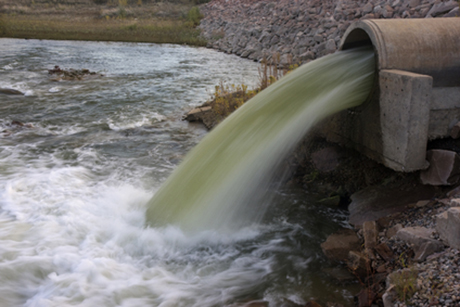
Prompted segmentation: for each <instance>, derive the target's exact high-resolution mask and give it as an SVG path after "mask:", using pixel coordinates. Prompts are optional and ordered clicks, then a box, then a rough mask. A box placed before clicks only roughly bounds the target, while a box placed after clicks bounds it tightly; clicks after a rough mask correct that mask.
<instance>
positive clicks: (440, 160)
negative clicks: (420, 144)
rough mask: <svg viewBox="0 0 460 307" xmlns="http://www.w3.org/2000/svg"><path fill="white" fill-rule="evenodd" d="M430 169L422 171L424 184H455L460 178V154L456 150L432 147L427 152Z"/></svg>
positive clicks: (421, 177) (421, 175) (421, 176)
mask: <svg viewBox="0 0 460 307" xmlns="http://www.w3.org/2000/svg"><path fill="white" fill-rule="evenodd" d="M426 157H427V160H428V162H429V163H430V166H429V167H428V169H426V170H423V171H421V172H420V179H421V180H422V183H423V184H426V185H433V186H440V185H453V184H455V183H457V182H458V180H459V179H460V156H459V155H458V154H457V153H456V152H455V151H450V150H443V149H432V150H428V151H427V154H426Z"/></svg>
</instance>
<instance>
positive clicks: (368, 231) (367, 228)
mask: <svg viewBox="0 0 460 307" xmlns="http://www.w3.org/2000/svg"><path fill="white" fill-rule="evenodd" d="M363 234H364V248H365V249H366V250H369V251H370V250H371V249H372V248H374V247H375V246H376V245H377V243H378V235H379V231H378V228H377V223H376V222H375V221H367V222H364V224H363Z"/></svg>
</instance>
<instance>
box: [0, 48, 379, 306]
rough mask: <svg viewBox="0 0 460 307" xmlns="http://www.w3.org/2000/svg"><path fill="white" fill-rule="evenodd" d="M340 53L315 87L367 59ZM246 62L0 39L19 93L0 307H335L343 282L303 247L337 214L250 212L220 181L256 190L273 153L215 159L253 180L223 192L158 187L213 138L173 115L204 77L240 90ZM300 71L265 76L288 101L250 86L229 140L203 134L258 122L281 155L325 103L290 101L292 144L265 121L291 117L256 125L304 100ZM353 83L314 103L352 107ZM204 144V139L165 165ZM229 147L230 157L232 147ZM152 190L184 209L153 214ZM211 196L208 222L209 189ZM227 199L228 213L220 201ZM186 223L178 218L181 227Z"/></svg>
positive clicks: (175, 51) (6, 141) (1, 122)
mask: <svg viewBox="0 0 460 307" xmlns="http://www.w3.org/2000/svg"><path fill="white" fill-rule="evenodd" d="M340 57H344V58H343V59H341V60H339V59H337V58H330V59H332V60H331V61H333V62H345V64H343V65H345V66H346V67H344V68H341V69H338V70H337V69H335V68H334V66H335V65H332V64H329V66H328V68H327V70H331V72H332V74H329V75H328V76H322V77H320V76H319V72H320V70H321V69H320V68H315V69H319V70H316V72H315V73H314V75H315V78H314V79H315V82H317V83H319V84H320V85H325V83H328V82H329V81H330V80H329V79H330V78H332V79H333V80H337V77H338V76H339V75H341V74H343V75H347V76H351V75H353V74H354V73H353V72H352V71H354V70H355V68H354V67H355V65H360V63H361V64H363V68H357V69H356V74H358V75H359V71H361V72H362V69H366V68H365V67H367V66H369V62H370V61H372V55H370V54H367V55H365V54H363V53H361V54H359V55H358V54H355V55H353V54H349V53H347V54H346V55H341V56H340ZM352 61H353V62H352ZM353 63H354V64H353ZM54 65H60V66H61V68H75V69H82V68H87V69H90V70H91V71H96V72H99V73H102V74H103V75H104V76H103V77H98V78H94V79H90V80H81V81H60V82H55V81H51V80H50V79H51V78H50V76H49V75H48V72H47V70H48V69H51V68H53V67H54ZM314 65H317V64H314ZM257 67H258V65H257V64H256V63H253V62H250V61H246V60H243V59H240V58H237V57H235V56H229V55H225V54H222V53H218V52H215V51H212V50H208V49H204V48H191V47H185V46H173V45H155V44H126V43H101V42H62V41H38V40H15V39H0V88H14V89H17V90H20V91H22V92H24V93H25V95H21V96H14V95H2V94H0V306H1V307H3V306H34V307H35V306H43V307H48V306H88V307H89V306H91V307H93V306H162V307H164V306H171V307H172V306H174V307H176V306H187V307H188V306H200V307H201V306H242V305H244V304H245V303H246V302H249V301H254V300H263V301H266V302H268V303H269V304H270V306H281V305H282V304H291V305H287V306H294V305H293V304H304V303H305V302H307V301H309V300H311V299H316V300H318V301H320V302H326V301H340V302H342V303H343V304H345V305H350V304H351V302H352V296H353V293H354V292H353V291H354V289H353V285H351V286H350V287H347V286H343V285H338V284H336V283H335V282H334V280H333V279H331V278H329V277H328V276H327V275H325V274H324V272H323V270H324V267H327V266H328V265H329V264H328V262H327V261H326V260H325V259H324V257H323V256H322V254H321V251H320V248H319V244H320V243H321V242H322V241H324V239H325V238H326V236H327V235H328V234H330V233H331V232H333V231H335V230H336V229H337V228H339V227H341V226H345V227H346V226H347V224H346V215H345V214H344V213H343V212H341V211H339V210H337V209H335V208H329V207H327V206H324V205H320V204H317V203H315V202H314V201H313V200H312V199H311V198H309V196H308V195H307V194H306V193H305V192H304V191H299V190H296V189H287V188H285V189H279V190H274V191H271V193H269V194H270V200H271V202H270V203H271V205H270V210H267V212H265V214H264V215H262V214H259V213H261V212H263V211H265V207H266V206H265V203H266V202H264V201H261V199H263V198H264V197H262V196H257V197H255V198H257V202H256V199H255V198H254V197H251V196H250V195H249V194H248V193H247V192H245V191H243V192H241V194H240V195H239V196H238V197H234V195H232V191H233V187H234V185H235V183H236V185H237V186H238V185H241V184H243V183H244V185H247V186H248V187H249V188H250V189H253V190H254V191H256V192H257V191H262V192H261V193H260V194H259V193H256V194H257V195H265V194H266V192H267V189H268V187H271V186H270V183H269V182H268V181H264V180H261V181H260V182H262V183H263V184H262V185H254V184H253V183H252V182H253V181H254V180H255V179H257V178H260V177H264V178H265V177H270V176H269V173H264V172H260V171H258V170H259V168H260V167H261V165H267V164H266V163H272V162H273V163H274V164H275V166H276V163H277V161H278V159H279V158H278V157H277V158H264V157H262V158H254V156H253V157H252V158H250V159H252V160H250V161H251V162H249V163H246V164H245V165H243V166H233V164H232V165H230V164H228V163H235V162H227V163H226V164H225V165H227V166H225V167H226V171H225V172H226V173H229V170H232V171H233V170H234V169H235V168H241V167H243V168H246V167H254V168H248V170H252V171H250V174H252V173H253V176H254V177H251V178H250V181H248V182H249V183H248V182H246V181H243V182H240V183H239V184H238V182H239V181H240V179H238V178H237V177H235V176H236V175H234V174H233V173H231V172H230V173H231V176H230V178H229V179H223V181H222V182H227V181H228V180H229V181H230V183H231V184H233V186H232V188H231V190H228V189H227V190H226V189H225V188H224V189H223V188H222V187H221V186H219V185H217V186H214V184H215V183H217V182H220V181H221V180H220V178H219V180H214V179H213V180H208V182H210V183H211V184H212V186H213V189H214V190H213V193H212V195H211V196H209V197H208V196H206V197H205V196H203V194H202V191H199V195H198V196H196V195H195V194H194V193H193V192H192V193H191V194H188V193H190V191H189V187H188V185H187V186H185V187H184V186H181V185H179V187H178V186H177V185H174V184H171V181H172V180H174V179H168V180H167V178H168V177H169V176H170V175H171V173H173V170H174V169H177V171H175V172H174V175H173V176H172V177H169V178H175V177H176V178H177V176H179V177H182V176H181V175H177V174H180V170H181V169H183V168H184V167H185V168H187V166H184V165H187V164H186V163H187V161H193V160H194V158H193V152H195V154H196V153H197V152H199V151H201V150H202V149H200V146H201V147H203V146H206V144H209V142H212V143H213V142H214V140H213V137H212V134H213V133H211V134H207V132H206V131H205V130H204V129H203V128H202V127H200V126H199V125H192V124H188V123H186V122H183V121H181V116H182V115H183V114H184V112H185V111H186V110H188V109H190V108H191V107H193V106H194V105H198V104H200V103H201V102H203V101H204V100H206V99H207V98H208V97H209V95H210V91H211V90H212V89H213V86H214V85H215V84H218V83H219V81H220V80H225V81H227V82H229V83H242V82H245V83H249V84H250V85H251V84H254V83H255V82H256V80H257ZM314 67H316V66H314ZM367 73H369V72H367ZM305 74H307V73H306V72H305V71H304V70H299V72H294V73H293V74H291V76H290V77H289V78H290V79H284V81H280V82H279V84H280V86H279V87H281V90H283V88H285V87H289V86H290V85H289V84H291V82H293V83H294V84H296V85H294V84H293V85H294V86H295V88H296V91H295V92H296V93H297V94H295V93H294V91H293V90H287V92H285V94H277V93H276V92H274V91H275V90H274V89H273V91H272V90H271V91H268V92H265V94H262V95H261V96H260V98H258V100H259V102H258V103H257V100H256V102H255V103H254V101H253V102H251V104H248V105H247V106H245V107H244V108H245V109H246V110H245V111H241V112H239V113H236V114H235V115H234V116H232V117H231V118H230V120H231V121H235V120H238V118H242V120H243V122H244V125H242V127H241V129H242V130H240V131H239V132H238V133H236V134H237V135H232V134H231V133H232V132H236V130H235V129H234V128H218V129H216V131H215V133H217V134H220V133H224V131H223V130H226V129H228V130H229V132H230V135H229V136H224V135H222V134H220V136H219V137H216V138H217V139H219V140H221V141H223V143H224V144H226V143H227V141H232V140H233V139H235V140H236V138H237V137H239V136H241V134H244V135H246V136H247V137H253V136H254V134H255V133H256V132H259V131H258V130H261V129H262V128H254V127H252V126H247V125H249V124H252V122H262V126H266V127H265V128H267V129H271V130H269V131H270V132H269V136H267V137H263V138H262V139H261V141H262V140H263V141H264V142H265V141H266V140H265V139H266V138H272V137H273V138H274V140H275V141H276V142H277V143H278V142H280V140H281V142H280V143H279V144H282V146H283V147H286V148H287V147H290V146H292V145H290V144H288V143H287V139H289V142H291V141H295V139H297V138H298V137H299V136H300V135H301V134H303V133H304V132H305V130H306V128H308V126H310V125H311V124H312V123H313V122H315V121H316V120H317V119H318V118H317V114H318V113H317V112H318V110H319V109H321V108H322V107H321V105H322V104H323V101H325V100H326V99H325V96H329V94H327V93H326V94H325V93H317V94H315V96H317V97H320V98H321V99H320V100H321V102H319V103H318V104H316V103H314V102H311V103H310V104H311V105H312V106H313V105H316V106H315V107H310V108H312V109H310V110H309V111H302V110H301V109H302V107H300V106H296V107H295V109H293V110H292V113H294V117H295V118H296V119H295V122H296V124H294V127H295V129H300V130H301V131H298V132H295V133H293V134H295V136H291V133H289V132H287V131H286V130H284V128H283V127H281V126H279V125H278V124H277V123H278V119H279V120H282V121H284V122H286V121H287V118H286V116H290V115H292V114H290V115H289V114H285V115H282V114H280V116H281V117H280V118H278V119H277V120H274V119H271V120H269V117H270V116H271V115H269V112H272V111H273V108H275V109H276V108H279V110H280V112H281V111H282V110H283V109H289V108H290V107H288V106H286V104H287V103H288V101H290V100H291V98H292V97H293V96H296V97H298V96H302V95H303V93H309V92H310V90H311V89H308V88H309V87H308V84H306V80H305V78H304V75H305ZM296 76H297V77H299V79H297V77H296ZM358 78H359V77H358ZM286 80H291V81H286ZM295 80H298V82H296V81H295ZM334 82H338V81H334ZM362 82H364V83H366V82H368V81H365V80H364V81H362ZM351 83H356V82H353V81H351ZM358 83H359V82H358ZM364 83H359V84H358V90H359V91H360V93H359V94H356V92H353V90H351V92H347V90H346V91H345V92H344V93H336V91H335V90H334V89H332V92H331V93H330V94H332V96H335V97H339V98H340V99H339V100H341V101H344V103H345V105H342V106H340V107H338V106H337V105H333V106H329V107H330V109H328V111H327V112H326V113H327V114H329V113H331V112H333V111H336V110H337V109H339V108H343V107H348V106H352V105H354V103H355V102H357V101H354V99H353V98H357V100H360V99H362V97H363V96H365V95H366V94H365V93H364V91H365V89H364V87H365V86H364ZM304 85H305V86H304ZM284 90H286V89H284ZM298 91H299V92H298ZM300 91H303V92H300ZM326 91H329V90H326ZM267 97H268V98H267ZM272 97H278V98H280V100H279V102H278V103H277V106H272V107H270V106H269V105H270V103H267V101H268V100H270V99H271V98H272ZM335 101H336V103H338V102H337V100H335ZM300 104H301V103H300ZM283 105H284V106H283ZM256 109H259V110H260V112H262V113H259V111H257V110H256ZM268 109H272V110H271V111H270V110H268ZM242 110H244V109H242ZM275 113H278V112H275ZM238 114H240V115H238ZM245 114H248V115H245ZM256 114H259V115H256ZM262 114H263V115H262ZM324 115H325V114H324ZM246 116H257V118H254V119H253V120H251V119H249V118H246ZM245 118H246V119H245ZM13 121H19V122H22V123H24V124H25V125H24V126H21V125H17V124H14V123H13ZM227 127H228V126H227ZM256 130H257V131H256ZM242 131H243V132H244V133H242ZM205 135H207V136H206V137H205V139H204V140H203V141H204V142H203V143H202V144H205V145H200V146H198V147H196V149H194V150H193V151H192V155H187V158H185V161H184V162H185V163H181V166H179V167H177V165H178V164H179V162H181V161H182V160H183V159H184V157H185V156H186V154H187V152H188V151H190V150H191V149H192V148H193V147H194V146H195V145H196V144H198V143H199V142H200V140H201V139H202V138H203V137H204V136H205ZM238 135H239V136H238ZM257 141H259V140H257ZM250 143H253V142H250ZM228 144H234V143H228ZM223 146H227V145H223ZM261 146H262V147H263V148H261V149H260V150H255V151H252V150H250V151H251V152H252V153H254V154H257V155H258V154H260V153H262V154H263V153H266V152H270V153H271V152H276V153H277V156H282V153H279V150H278V149H277V148H276V147H277V146H278V145H273V146H272V145H270V142H268V143H263V144H262V145H261ZM206 147H207V148H211V150H212V149H216V148H215V147H216V146H213V145H208V146H206ZM231 147H233V146H231ZM239 150H240V152H238V153H237V155H238V156H236V160H241V159H242V157H241V156H240V155H241V152H244V151H245V150H242V149H239ZM222 151H223V152H227V149H225V148H224V149H223V150H222ZM278 154H279V155H278ZM222 159H223V158H222V157H214V156H213V155H212V154H209V155H205V156H204V157H202V159H199V160H203V161H204V162H203V163H204V164H205V165H207V166H213V168H216V169H218V168H219V167H218V166H217V164H215V163H216V162H215V161H216V160H222ZM223 160H225V161H227V158H224V159H223ZM252 164H254V165H252ZM254 170H255V171H254ZM195 172H196V170H193V173H192V175H194V176H195V175H196V173H195ZM205 175H206V176H208V177H207V178H208V179H211V178H213V177H209V175H207V174H205ZM211 176H213V175H211ZM244 177H246V176H244ZM200 180H205V181H206V177H202V178H201V177H200ZM165 181H166V182H169V183H167V184H166V185H165V184H164V182H165ZM214 181H215V182H214ZM232 182H233V183H232ZM197 183H198V182H197ZM162 184H163V185H162ZM194 184H195V183H194ZM202 184H203V183H202V182H200V183H199V186H202ZM160 186H162V188H160ZM158 189H159V190H158ZM167 190H172V191H173V192H172V193H173V194H175V195H178V197H182V198H183V197H186V198H189V199H190V200H194V201H193V202H191V203H189V204H185V203H178V202H177V201H176V200H174V199H173V200H172V204H175V205H171V207H170V208H169V209H167V208H166V207H168V206H164V202H163V201H160V200H162V199H166V200H167V199H168V197H171V196H164V195H165V194H164V193H165V191H167ZM222 191H223V193H224V195H225V199H223V200H222V199H218V203H219V204H218V207H219V208H221V209H222V210H223V211H222V212H220V213H219V210H221V209H216V206H215V205H214V202H213V201H214V200H215V199H216V196H215V195H214V192H216V193H217V192H219V193H221V192H222ZM168 193H171V192H168ZM256 194H254V195H256ZM248 195H249V196H248ZM152 197H153V199H152ZM228 197H230V199H229V198H228ZM173 198H174V197H173ZM197 200H198V201H197ZM203 200H204V201H203ZM167 201H169V200H167ZM233 202H236V204H235V206H236V209H235V208H230V207H229V205H228V204H230V203H233ZM252 203H253V204H256V203H257V204H258V205H260V206H262V207H259V208H260V211H259V212H258V213H254V214H252V213H251V212H253V211H252V209H250V208H248V206H250V205H251V204H252ZM216 204H217V203H216ZM176 205H177V206H179V207H176ZM181 206H186V207H185V209H184V208H182V207H181ZM155 207H157V209H155ZM242 208H248V211H247V212H248V217H250V219H251V220H252V222H250V221H248V219H246V218H245V217H246V216H241V212H242V211H244V210H243V209H242ZM234 209H235V210H234ZM257 210H259V209H257ZM257 210H256V211H257ZM146 212H148V216H149V218H148V219H146ZM157 214H158V215H157ZM160 216H161V218H160ZM216 216H218V217H216ZM225 216H226V217H227V218H225ZM189 217H190V221H193V222H187V221H188V218H189ZM201 217H203V219H201ZM229 217H231V218H229ZM235 218H236V221H237V222H231V221H235ZM156 223H158V224H157V225H156ZM195 223H198V224H195ZM148 224H150V225H151V226H149V227H146V225H148ZM235 225H238V226H237V227H236V228H237V229H235ZM220 226H222V227H220Z"/></svg>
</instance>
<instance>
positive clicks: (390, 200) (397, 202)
mask: <svg viewBox="0 0 460 307" xmlns="http://www.w3.org/2000/svg"><path fill="white" fill-rule="evenodd" d="M435 194H436V189H435V188H434V187H431V186H423V185H419V186H416V187H413V188H411V189H398V188H387V187H382V186H375V187H369V188H366V189H364V190H361V191H359V192H356V193H355V194H353V195H351V204H350V205H349V206H348V211H349V212H350V219H349V222H350V224H352V225H355V226H361V225H362V224H363V223H364V222H366V221H376V220H378V219H379V218H382V217H385V216H388V215H391V214H394V213H399V212H402V211H405V210H406V209H407V208H408V206H409V205H410V204H413V203H416V202H417V201H419V200H420V199H430V198H432V197H434V196H435Z"/></svg>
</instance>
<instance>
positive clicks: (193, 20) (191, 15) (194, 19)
mask: <svg viewBox="0 0 460 307" xmlns="http://www.w3.org/2000/svg"><path fill="white" fill-rule="evenodd" d="M201 18H203V15H201V13H200V9H199V8H198V7H197V6H194V7H192V8H191V9H190V10H189V11H188V13H187V22H189V23H190V24H191V25H192V26H193V27H196V26H198V25H199V24H200V20H201Z"/></svg>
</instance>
